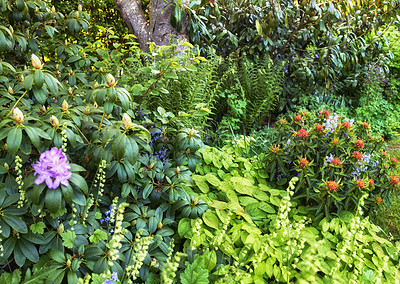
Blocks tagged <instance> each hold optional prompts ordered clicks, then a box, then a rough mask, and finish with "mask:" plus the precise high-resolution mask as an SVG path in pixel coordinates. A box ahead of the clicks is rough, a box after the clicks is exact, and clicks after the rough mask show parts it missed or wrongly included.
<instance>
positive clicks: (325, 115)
mask: <svg viewBox="0 0 400 284" xmlns="http://www.w3.org/2000/svg"><path fill="white" fill-rule="evenodd" d="M329 115H330V113H329V110H323V111H321V114H320V115H318V117H325V118H329Z"/></svg>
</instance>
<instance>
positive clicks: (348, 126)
mask: <svg viewBox="0 0 400 284" xmlns="http://www.w3.org/2000/svg"><path fill="white" fill-rule="evenodd" d="M342 126H343V128H345V129H347V131H350V122H348V121H343V122H342Z"/></svg>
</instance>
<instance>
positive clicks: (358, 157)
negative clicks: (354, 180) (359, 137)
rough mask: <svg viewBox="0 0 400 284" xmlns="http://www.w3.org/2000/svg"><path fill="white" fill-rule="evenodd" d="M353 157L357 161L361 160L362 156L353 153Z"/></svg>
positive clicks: (357, 152) (358, 153) (356, 152)
mask: <svg viewBox="0 0 400 284" xmlns="http://www.w3.org/2000/svg"><path fill="white" fill-rule="evenodd" d="M353 157H354V158H356V159H357V160H361V159H362V154H361V153H360V152H359V151H354V152H353Z"/></svg>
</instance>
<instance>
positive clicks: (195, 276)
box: [181, 256, 210, 284]
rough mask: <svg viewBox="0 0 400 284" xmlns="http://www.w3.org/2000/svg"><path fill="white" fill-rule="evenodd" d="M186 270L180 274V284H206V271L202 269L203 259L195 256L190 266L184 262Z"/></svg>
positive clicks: (207, 281)
mask: <svg viewBox="0 0 400 284" xmlns="http://www.w3.org/2000/svg"><path fill="white" fill-rule="evenodd" d="M185 265H186V269H185V271H184V272H183V273H182V274H181V282H182V284H208V283H210V281H209V280H208V270H207V269H205V268H204V259H203V258H202V257H200V256H196V257H195V260H194V262H193V263H192V264H189V262H187V261H186V263H185Z"/></svg>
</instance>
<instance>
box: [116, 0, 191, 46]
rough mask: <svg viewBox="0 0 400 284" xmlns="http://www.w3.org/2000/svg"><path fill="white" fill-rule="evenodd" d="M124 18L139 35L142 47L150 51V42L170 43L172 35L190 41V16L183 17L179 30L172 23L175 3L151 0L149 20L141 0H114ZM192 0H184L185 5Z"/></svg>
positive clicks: (179, 39)
mask: <svg viewBox="0 0 400 284" xmlns="http://www.w3.org/2000/svg"><path fill="white" fill-rule="evenodd" d="M114 2H115V4H116V5H117V7H118V9H119V11H120V13H121V15H122V18H123V19H124V20H125V22H126V24H127V25H128V27H129V29H130V30H131V32H132V33H133V34H134V35H135V36H136V37H137V41H138V42H139V46H140V49H141V50H143V51H149V46H148V43H149V42H154V43H155V44H156V45H168V44H169V43H170V35H171V36H172V38H173V39H175V40H176V41H177V42H188V41H189V36H188V34H187V25H188V16H187V15H184V16H183V17H182V29H181V31H180V32H178V31H177V30H176V29H175V28H174V27H172V25H171V23H170V19H171V12H172V11H173V9H174V5H172V4H169V3H167V2H165V1H164V0H150V3H149V6H148V10H149V21H148V20H147V19H146V17H145V16H144V13H143V10H142V7H141V0H114ZM189 2H190V0H182V4H183V5H188V4H189Z"/></svg>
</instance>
